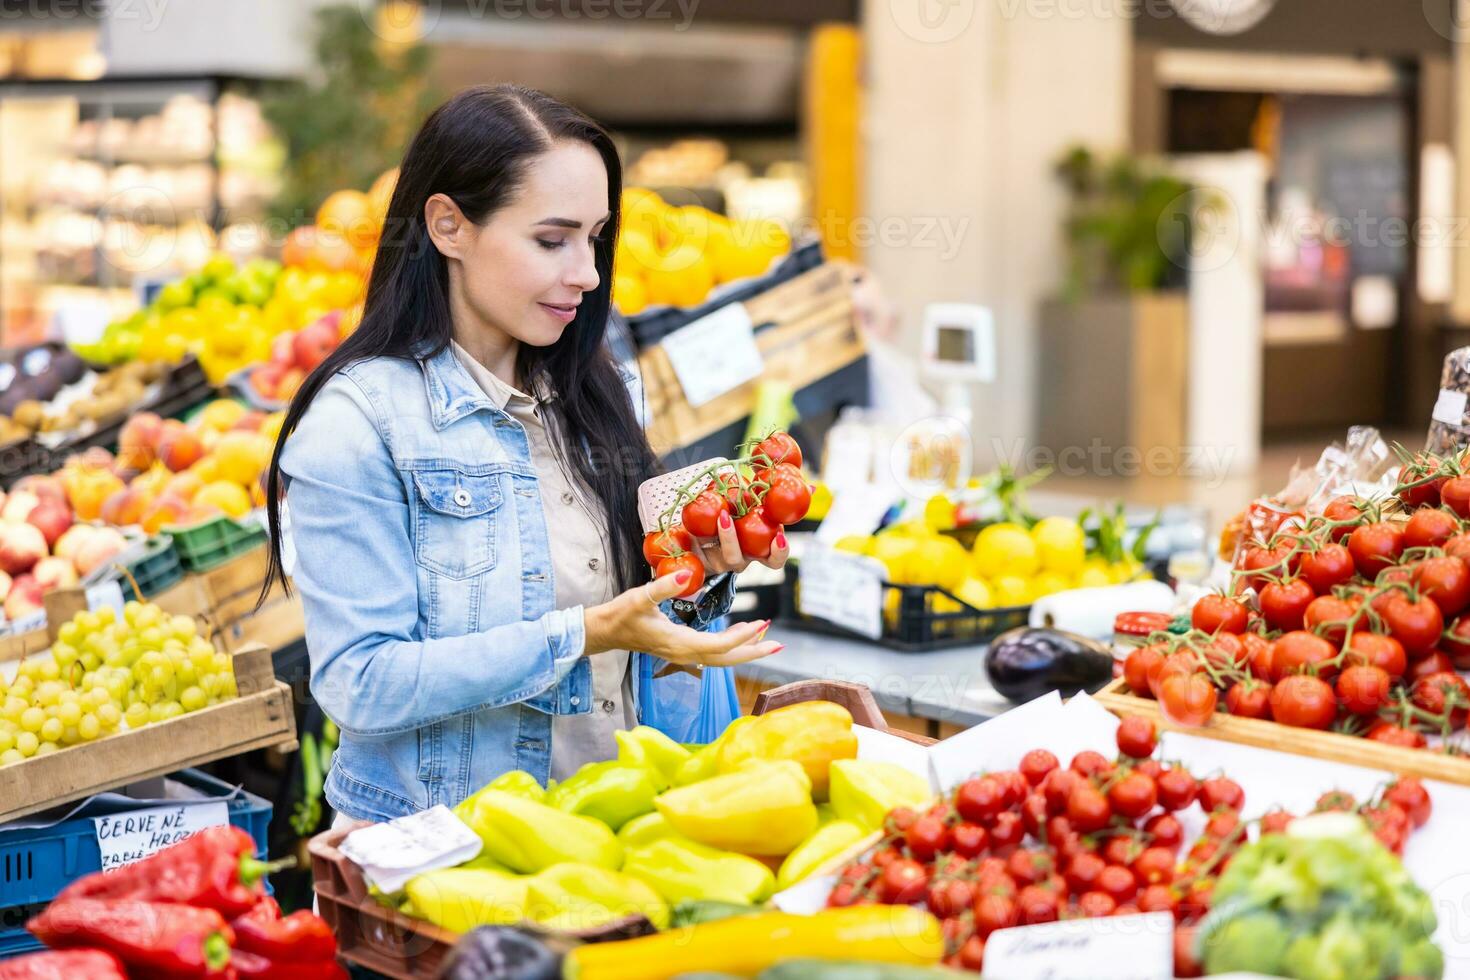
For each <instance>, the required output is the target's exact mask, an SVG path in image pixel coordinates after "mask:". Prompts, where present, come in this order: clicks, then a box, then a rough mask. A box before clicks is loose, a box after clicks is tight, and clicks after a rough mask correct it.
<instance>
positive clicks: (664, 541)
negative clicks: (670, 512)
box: [643, 525, 694, 567]
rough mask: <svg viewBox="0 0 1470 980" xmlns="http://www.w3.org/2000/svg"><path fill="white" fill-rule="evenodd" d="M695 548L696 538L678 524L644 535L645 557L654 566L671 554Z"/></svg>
mask: <svg viewBox="0 0 1470 980" xmlns="http://www.w3.org/2000/svg"><path fill="white" fill-rule="evenodd" d="M693 550H694V539H693V538H691V537H690V536H689V532H688V531H686V530H684V529H683V528H682V527H679V526H678V525H675V526H674V527H671V528H669V529H668V530H667V531H649V532H648V533H647V534H645V535H644V536H643V559H644V561H646V562H648V564H649V565H652V566H654V567H657V566H658V563H659V562H661V561H663V560H664V559H665V558H668V557H669V556H670V555H677V554H679V553H681V552H685V551H693Z"/></svg>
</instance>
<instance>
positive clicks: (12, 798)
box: [0, 646, 296, 823]
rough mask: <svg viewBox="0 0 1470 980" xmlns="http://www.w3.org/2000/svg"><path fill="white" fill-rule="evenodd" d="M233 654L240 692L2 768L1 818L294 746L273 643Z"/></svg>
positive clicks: (285, 691)
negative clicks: (273, 661) (212, 763)
mask: <svg viewBox="0 0 1470 980" xmlns="http://www.w3.org/2000/svg"><path fill="white" fill-rule="evenodd" d="M234 661H235V682H236V686H237V687H238V688H239V691H240V694H239V697H236V698H233V699H231V700H229V701H226V702H223V703H221V704H217V705H215V706H214V707H212V708H202V709H200V710H199V711H194V712H191V713H189V714H186V715H181V716H179V717H177V718H170V719H169V720H168V721H161V722H155V723H153V724H150V725H146V726H144V727H143V728H139V729H136V730H132V731H124V732H120V733H118V734H116V735H109V736H107V737H106V738H100V739H98V740H97V741H95V742H87V743H84V744H81V745H73V746H71V747H70V748H65V749H62V750H61V751H59V752H53V753H51V754H50V755H38V756H32V757H31V758H29V759H27V760H25V761H24V762H18V763H14V764H12V765H8V766H5V767H3V768H0V823H4V822H6V821H8V820H15V819H17V818H19V817H23V816H26V815H27V814H31V813H36V812H38V811H40V810H44V809H47V808H48V807H51V806H55V805H56V804H58V803H66V802H69V801H71V800H79V799H83V798H85V797H88V796H91V795H92V794H94V793H101V792H104V791H106V790H110V789H115V788H117V787H118V786H122V785H125V784H127V783H132V782H136V781H138V780H140V779H147V778H149V777H151V776H161V775H164V774H166V773H170V772H174V771H175V770H178V769H187V768H188V767H190V766H197V765H200V764H201V763H205V762H209V761H211V760H213V759H222V758H225V757H227V756H232V755H239V754H240V753H241V752H248V751H250V750H252V749H263V748H270V747H276V748H279V749H281V750H282V751H291V750H294V749H295V748H296V714H295V711H294V710H293V708H292V704H291V689H290V688H289V687H287V686H286V685H285V684H283V683H281V682H280V681H278V680H276V675H275V670H274V668H273V667H272V666H271V652H270V650H268V649H266V648H265V647H262V646H253V647H247V648H244V649H241V650H239V651H238V652H236V653H235V655H234Z"/></svg>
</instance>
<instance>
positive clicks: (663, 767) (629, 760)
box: [613, 725, 694, 791]
mask: <svg viewBox="0 0 1470 980" xmlns="http://www.w3.org/2000/svg"><path fill="white" fill-rule="evenodd" d="M613 738H614V739H616V740H617V743H618V761H619V762H621V763H622V764H623V765H625V766H647V767H648V768H649V769H652V770H653V771H654V772H656V773H658V774H659V776H660V777H661V780H662V785H660V786H659V790H660V791H662V790H666V789H668V788H669V786H670V785H672V784H673V781H674V773H676V772H678V771H679V767H680V766H682V765H683V764H684V763H686V762H688V761H689V757H690V756H691V755H693V754H694V753H692V752H690V751H689V750H688V749H686V748H684V746H682V745H680V744H679V743H678V742H676V741H674V740H673V739H671V738H669V737H668V736H667V735H665V734H664V733H663V732H661V731H659V730H658V729H657V728H650V727H649V726H647V725H639V726H638V727H637V728H633V729H629V730H628V731H625V732H613Z"/></svg>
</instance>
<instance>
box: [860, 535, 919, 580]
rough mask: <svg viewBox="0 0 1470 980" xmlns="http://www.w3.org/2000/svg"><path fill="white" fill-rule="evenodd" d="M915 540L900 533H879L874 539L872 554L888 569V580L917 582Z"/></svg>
mask: <svg viewBox="0 0 1470 980" xmlns="http://www.w3.org/2000/svg"><path fill="white" fill-rule="evenodd" d="M913 552H914V542H913V541H911V540H909V539H908V538H904V537H900V536H898V535H892V534H888V535H879V536H878V538H876V539H875V540H874V541H873V550H872V552H871V554H872V556H873V557H874V558H876V559H878V560H879V561H881V562H882V563H883V565H884V566H885V567H886V568H887V569H888V581H890V582H892V583H893V584H894V585H913V584H915V582H914V578H913V575H912V571H913V562H912V561H911V560H910V556H911V555H912V554H913Z"/></svg>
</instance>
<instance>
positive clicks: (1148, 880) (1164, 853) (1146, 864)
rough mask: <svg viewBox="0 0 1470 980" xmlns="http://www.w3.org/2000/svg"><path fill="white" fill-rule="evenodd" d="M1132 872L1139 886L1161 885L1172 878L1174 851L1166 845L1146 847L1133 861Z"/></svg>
mask: <svg viewBox="0 0 1470 980" xmlns="http://www.w3.org/2000/svg"><path fill="white" fill-rule="evenodd" d="M1133 874H1134V876H1135V877H1136V878H1138V883H1139V885H1141V886H1147V885H1163V884H1167V883H1168V882H1170V881H1173V880H1174V852H1173V851H1171V850H1169V849H1168V848H1167V847H1147V848H1144V851H1143V853H1142V854H1140V855H1138V858H1137V859H1136V860H1134V862H1133Z"/></svg>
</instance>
